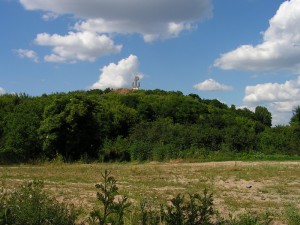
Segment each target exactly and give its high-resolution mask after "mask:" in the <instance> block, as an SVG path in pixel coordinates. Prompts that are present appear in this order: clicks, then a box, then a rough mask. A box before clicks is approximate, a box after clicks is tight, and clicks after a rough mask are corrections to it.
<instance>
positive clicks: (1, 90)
mask: <svg viewBox="0 0 300 225" xmlns="http://www.w3.org/2000/svg"><path fill="white" fill-rule="evenodd" d="M5 93H6V91H5V90H4V88H2V87H0V95H4V94H5Z"/></svg>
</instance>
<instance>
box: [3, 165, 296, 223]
mask: <svg viewBox="0 0 300 225" xmlns="http://www.w3.org/2000/svg"><path fill="white" fill-rule="evenodd" d="M105 170H109V171H112V174H113V176H114V177H115V178H116V180H117V183H116V184H117V185H118V187H119V193H120V194H121V195H126V196H127V197H128V199H130V200H131V201H132V203H133V205H136V204H138V203H139V202H142V201H143V199H147V201H148V202H151V204H152V205H154V206H159V205H160V204H163V203H165V202H166V201H167V200H171V199H172V198H174V197H175V196H177V195H178V194H183V195H188V194H189V193H202V191H203V190H204V189H205V188H206V189H207V190H208V191H209V192H210V193H213V194H214V205H215V207H216V209H217V210H218V211H219V213H220V214H221V215H222V216H225V217H226V216H227V217H228V218H230V217H229V214H232V215H233V218H235V216H236V215H238V214H241V213H247V212H251V211H252V212H253V211H256V212H257V213H266V212H268V213H269V215H270V216H271V217H272V218H273V220H274V221H279V222H281V223H289V224H297V223H296V222H297V221H299V213H298V212H299V210H300V180H299V177H300V162H299V161H288V162H277V161H274V162H242V161H232V162H216V163H181V162H176V161H174V162H169V163H157V162H152V163H144V164H134V163H130V164H116V163H114V164H64V163H61V162H59V161H58V162H55V163H48V164H42V165H35V166H29V165H18V166H7V167H0V178H1V181H2V182H3V185H4V186H5V187H6V188H7V189H13V188H14V187H17V186H19V185H20V184H22V183H23V182H26V181H27V182H28V181H31V180H33V179H39V180H43V181H44V186H45V189H46V190H47V191H48V192H50V193H51V195H53V196H55V197H56V199H57V200H58V201H61V200H62V199H65V200H67V202H69V203H72V204H74V205H75V206H77V207H82V208H83V209H84V210H85V212H86V214H88V212H91V211H92V210H93V209H94V207H95V206H97V204H98V203H97V195H96V192H97V188H95V184H96V183H98V182H99V181H101V179H102V177H101V173H102V172H103V171H105ZM131 213H132V214H133V213H134V212H131ZM83 215H84V213H83ZM247 215H248V214H247ZM290 221H292V222H293V221H296V222H293V223H292V222H290Z"/></svg>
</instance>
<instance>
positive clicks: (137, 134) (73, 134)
mask: <svg viewBox="0 0 300 225" xmlns="http://www.w3.org/2000/svg"><path fill="white" fill-rule="evenodd" d="M271 121H272V115H271V113H270V112H269V111H268V110H267V109H266V108H265V107H261V106H258V107H256V109H255V112H252V111H250V110H248V109H246V108H244V109H237V108H236V107H235V106H234V105H232V106H230V107H229V106H227V105H226V104H223V103H221V102H219V101H218V100H216V99H214V100H207V99H201V98H200V97H199V96H198V95H196V94H189V95H186V96H185V95H183V94H182V93H181V92H173V91H163V90H139V91H132V90H128V89H125V90H110V89H106V90H104V91H102V90H91V91H75V92H70V93H55V94H51V95H45V94H44V95H42V96H38V97H31V96H28V95H26V94H19V95H15V94H13V95H12V94H5V95H1V96H0V162H1V163H11V162H13V163H14V162H34V161H39V160H52V159H54V158H56V157H58V156H59V157H63V159H64V160H65V161H76V160H97V161H135V160H137V161H144V160H156V161H163V160H169V159H178V158H183V159H201V158H205V157H206V156H208V155H210V154H211V153H215V154H222V153H226V154H227V153H228V154H229V153H249V152H251V153H253V152H259V153H262V154H277V153H279V154H284V155H299V154H300V108H299V107H297V108H296V109H295V112H294V115H293V117H292V118H291V123H290V125H289V126H277V127H271Z"/></svg>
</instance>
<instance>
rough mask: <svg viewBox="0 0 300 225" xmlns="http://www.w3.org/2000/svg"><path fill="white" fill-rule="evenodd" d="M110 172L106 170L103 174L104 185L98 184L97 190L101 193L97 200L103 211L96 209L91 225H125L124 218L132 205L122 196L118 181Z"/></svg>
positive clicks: (98, 193) (91, 215)
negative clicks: (92, 224)
mask: <svg viewBox="0 0 300 225" xmlns="http://www.w3.org/2000/svg"><path fill="white" fill-rule="evenodd" d="M110 173H111V172H110V171H108V170H105V171H104V173H102V174H101V175H102V178H103V180H104V181H103V183H101V184H96V188H97V189H99V190H100V191H99V192H97V199H98V200H99V201H100V203H101V204H102V206H103V207H102V210H100V209H94V210H93V211H92V212H91V214H90V220H91V223H94V224H97V223H98V224H100V225H105V224H108V223H109V224H116V225H123V224H124V216H125V212H126V210H127V209H128V208H129V206H130V205H131V203H130V202H129V201H128V198H127V197H126V196H125V197H123V196H120V195H119V192H118V187H117V185H116V183H117V182H116V180H115V178H114V177H113V176H110Z"/></svg>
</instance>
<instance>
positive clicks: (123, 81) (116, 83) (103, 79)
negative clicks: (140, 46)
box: [90, 55, 143, 89]
mask: <svg viewBox="0 0 300 225" xmlns="http://www.w3.org/2000/svg"><path fill="white" fill-rule="evenodd" d="M138 67H139V61H138V57H137V56H135V55H130V56H129V57H128V58H125V59H122V60H120V61H119V62H118V63H117V64H115V63H110V64H109V65H108V66H104V67H103V68H102V69H101V74H100V76H99V80H98V81H97V82H96V83H94V84H93V85H92V86H91V87H90V89H105V88H122V87H129V86H131V83H132V81H133V78H134V76H135V75H137V74H138V76H139V77H140V78H142V77H143V75H142V74H141V73H140V72H138Z"/></svg>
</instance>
